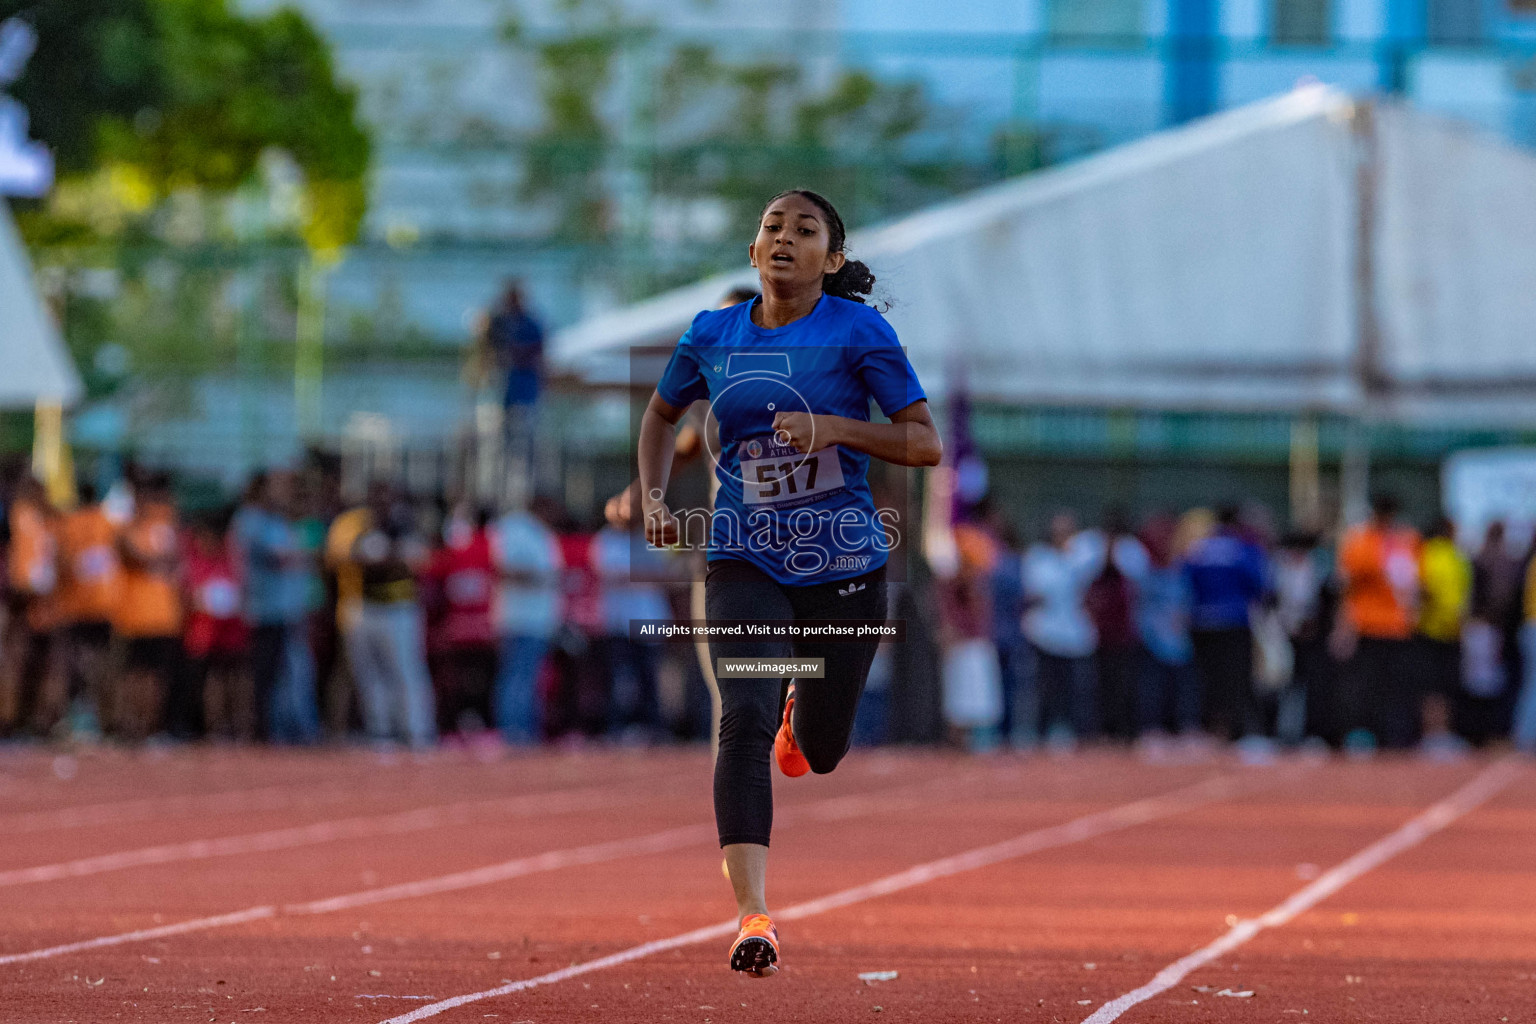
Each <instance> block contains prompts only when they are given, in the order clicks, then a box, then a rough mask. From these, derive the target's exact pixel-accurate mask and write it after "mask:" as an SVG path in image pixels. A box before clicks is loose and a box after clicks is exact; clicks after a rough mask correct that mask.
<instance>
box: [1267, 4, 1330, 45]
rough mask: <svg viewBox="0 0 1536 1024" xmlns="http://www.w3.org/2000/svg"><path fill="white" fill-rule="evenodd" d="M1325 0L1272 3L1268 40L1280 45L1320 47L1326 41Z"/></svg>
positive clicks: (1328, 11)
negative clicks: (1271, 18) (1271, 19)
mask: <svg viewBox="0 0 1536 1024" xmlns="http://www.w3.org/2000/svg"><path fill="white" fill-rule="evenodd" d="M1330 6H1331V5H1330V4H1329V0H1274V8H1273V11H1272V14H1273V21H1272V22H1271V23H1270V32H1269V37H1270V40H1271V41H1273V42H1275V43H1278V44H1280V45H1281V46H1321V45H1323V44H1324V43H1326V42H1328V34H1329V33H1328V26H1329V22H1330V20H1331V19H1330V15H1331V14H1332V12H1331V11H1330V10H1329V7H1330Z"/></svg>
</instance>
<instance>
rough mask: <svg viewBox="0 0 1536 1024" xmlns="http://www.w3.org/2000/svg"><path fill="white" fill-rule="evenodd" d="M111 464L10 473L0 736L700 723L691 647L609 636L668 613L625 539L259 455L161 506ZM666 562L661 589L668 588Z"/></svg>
mask: <svg viewBox="0 0 1536 1024" xmlns="http://www.w3.org/2000/svg"><path fill="white" fill-rule="evenodd" d="M170 483H171V481H170V480H169V479H168V478H167V477H165V476H164V475H162V474H155V473H143V472H131V473H129V474H128V476H127V477H126V478H125V479H124V480H123V481H122V482H121V483H119V484H117V485H115V486H114V487H113V488H112V490H111V491H109V492H108V493H107V494H105V495H102V496H101V497H100V500H98V496H97V495H96V494H95V493H94V492H93V491H92V489H91V488H90V486H89V485H88V484H82V485H81V486H80V493H79V501H78V503H77V504H76V505H75V506H74V507H73V508H71V509H69V510H63V509H59V508H56V507H54V506H53V505H52V504H51V503H50V502H49V500H48V498H47V496H46V494H45V493H44V489H43V488H42V487H41V486H40V485H38V483H37V482H36V481H35V480H34V479H33V478H32V476H31V475H30V473H27V472H25V471H22V472H20V473H18V474H16V475H15V477H14V479H13V480H12V481H11V486H10V487H9V488H8V494H7V496H6V501H5V515H4V516H3V519H0V521H3V523H4V527H5V528H4V537H3V541H4V554H5V567H6V572H5V588H4V595H5V617H4V626H3V644H0V731H3V734H5V735H9V736H13V737H15V736H30V737H56V738H74V739H79V740H91V739H96V738H101V737H108V738H113V739H116V740H120V741H124V742H139V741H143V740H145V739H149V738H151V737H156V738H161V739H181V740H191V739H200V738H204V737H208V738H214V739H218V738H224V739H230V740H247V741H250V740H254V741H271V742H277V743H289V744H309V743H314V742H318V741H320V740H321V739H336V738H348V737H350V738H366V739H367V740H370V741H372V742H374V743H377V744H390V745H395V744H399V745H406V746H410V747H413V748H422V747H428V746H432V745H434V744H436V743H438V742H440V741H441V742H448V743H466V744H483V745H486V746H499V745H501V744H528V743H534V742H538V741H541V740H544V739H548V738H558V737H561V736H590V737H598V736H614V737H621V738H624V739H626V740H632V741H637V742H652V741H656V740H660V739H663V738H669V737H680V738H688V737H707V735H708V731H709V722H708V716H709V708H710V703H709V695H708V692H707V689H706V688H705V684H704V682H703V680H702V677H701V676H700V674H699V670H698V668H697V666H696V664H695V662H694V659H693V652H692V649H691V648H689V647H686V646H681V647H679V646H676V645H672V649H671V650H665V649H662V648H661V647H658V646H655V645H651V644H645V643H637V642H634V641H632V640H630V638H629V629H628V623H629V621H630V620H631V619H634V618H641V619H654V620H669V619H671V618H673V616H674V614H675V613H676V612H677V611H681V612H682V613H683V614H684V615H686V609H687V600H688V598H687V575H688V569H689V566H688V565H687V564H684V563H685V562H686V560H685V559H681V558H667V557H658V559H657V563H656V564H655V565H654V566H649V567H647V572H646V573H643V574H642V575H645V576H646V578H647V579H651V580H654V581H655V582H638V581H637V579H636V578H635V576H634V575H633V574H632V573H631V572H630V555H631V551H632V546H631V543H630V541H631V537H630V536H629V534H627V533H625V532H623V531H619V530H616V529H614V528H612V527H604V528H601V529H582V528H580V526H579V525H578V524H576V523H574V522H573V521H571V520H570V518H569V517H568V516H567V515H566V513H565V511H564V510H563V509H562V508H561V507H560V506H559V505H558V504H557V503H555V502H553V501H551V500H550V499H547V498H538V499H535V500H534V501H533V502H531V504H530V507H529V509H528V510H526V511H517V512H513V513H510V514H507V515H502V516H499V517H493V516H492V515H490V514H489V513H487V512H486V511H484V510H479V509H475V508H472V507H469V506H466V505H458V506H448V505H445V504H443V503H441V502H436V501H429V502H422V501H411V500H408V499H407V498H406V497H405V496H404V495H403V494H402V493H401V492H400V491H399V490H398V489H396V488H394V487H392V486H390V485H389V484H387V483H375V484H374V485H373V486H372V487H371V488H370V490H369V493H368V496H367V500H366V501H364V502H362V503H360V504H357V505H355V506H353V507H348V506H347V504H346V503H344V502H343V501H341V499H340V487H339V485H338V481H337V479H336V478H335V476H334V475H332V474H327V473H324V472H322V471H319V470H316V469H313V468H311V469H309V470H307V471H305V472H303V473H296V472H291V471H287V470H274V471H271V472H266V473H262V474H260V475H259V476H257V477H256V478H255V479H254V480H252V481H251V483H250V486H249V487H248V488H247V490H246V492H245V495H244V498H243V500H242V501H241V502H240V503H239V504H238V505H237V506H236V507H233V508H225V509H220V510H217V511H212V512H206V513H200V514H183V513H181V512H180V511H179V510H178V509H177V508H176V506H175V504H174V502H173V500H172V491H171V487H170ZM673 577H675V582H672V580H673Z"/></svg>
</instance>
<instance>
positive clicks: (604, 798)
mask: <svg viewBox="0 0 1536 1024" xmlns="http://www.w3.org/2000/svg"><path fill="white" fill-rule="evenodd" d="M625 802H626V800H625V794H622V793H620V792H618V791H616V790H615V789H614V787H613V786H588V787H584V788H581V789H568V790H555V791H553V792H546V793H532V794H527V795H524V796H514V797H501V798H497V799H494V800H467V801H462V802H460V803H455V804H448V805H446V806H436V807H419V808H416V809H414V810H410V811H397V812H394V813H390V814H376V815H368V816H364V817H355V818H340V819H337V820H334V821H319V822H315V823H314V824H311V825H295V826H291V827H288V828H278V829H270V830H268V831H265V832H250V833H246V834H244V835H237V836H226V837H224V838H222V839H195V840H192V841H190V842H185V843H168V844H165V845H162V846H146V847H142V848H140V849H137V850H123V851H121V852H118V853H107V854H102V855H100V856H96V857H84V858H81V859H79V860H70V861H63V862H61V863H58V864H42V865H39V866H37V867H30V868H15V869H12V870H9V871H0V888H6V887H9V886H14V885H31V884H35V883H38V882H56V881H59V880H61V879H65V878H82V877H85V876H87V875H98V874H102V873H104V872H108V871H122V870H124V869H126V868H136V867H146V866H150V865H162V864H174V863H178V862H182V861H192V860H207V859H209V858H211V857H230V856H236V855H239V854H247V853H270V852H273V851H277V850H290V849H293V848H294V847H298V846H312V845H315V844H317V843H328V842H334V841H336V840H339V839H359V838H365V837H368V836H385V835H400V834H402V833H407V832H422V831H425V830H427V829H434V828H443V827H445V826H449V825H458V824H467V823H475V822H483V821H484V820H485V819H486V818H488V817H494V816H500V815H508V816H519V815H524V814H537V813H542V812H545V811H549V812H554V813H567V812H574V811H592V810H600V809H602V808H605V807H615V806H619V805H621V804H623V803H625Z"/></svg>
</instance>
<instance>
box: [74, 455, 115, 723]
mask: <svg viewBox="0 0 1536 1024" xmlns="http://www.w3.org/2000/svg"><path fill="white" fill-rule="evenodd" d="M78 492H79V495H80V505H79V506H78V507H77V508H76V509H75V510H74V511H73V512H70V513H68V514H66V515H65V516H64V517H63V519H62V520H61V521H60V523H59V614H60V617H61V619H62V622H63V629H62V632H61V635H60V641H61V643H62V645H63V659H64V665H65V671H66V672H67V673H68V679H69V693H70V697H71V698H72V699H73V700H74V701H76V702H77V704H78V705H79V707H80V710H81V721H82V722H83V723H85V724H84V725H83V726H82V731H83V732H85V733H87V734H94V733H99V731H100V728H101V725H102V724H103V723H105V722H106V721H108V720H109V718H110V717H111V711H110V709H111V706H112V672H111V662H110V657H111V650H112V617H113V615H114V614H115V613H116V611H117V606H118V600H119V593H118V591H119V589H120V588H121V586H122V582H123V581H122V562H121V560H120V559H119V558H118V554H117V524H116V523H114V522H113V521H112V519H111V517H110V516H108V515H107V512H106V509H105V508H103V507H102V505H101V504H100V503H99V502H98V501H97V494H96V488H95V486H94V485H92V484H91V483H90V482H89V481H81V482H80V483H79V485H78Z"/></svg>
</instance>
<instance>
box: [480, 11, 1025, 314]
mask: <svg viewBox="0 0 1536 1024" xmlns="http://www.w3.org/2000/svg"><path fill="white" fill-rule="evenodd" d="M554 19H555V20H554V23H553V24H545V25H543V26H542V27H541V28H540V29H538V30H534V29H531V28H530V27H528V26H527V25H525V24H523V23H522V22H520V21H516V20H512V21H509V22H508V23H507V25H506V26H505V29H504V32H503V39H504V42H505V43H506V44H507V45H508V46H509V48H510V50H511V51H512V52H513V53H514V54H515V55H516V56H517V57H518V58H519V59H520V60H522V61H525V62H527V65H528V67H529V69H530V71H531V73H532V74H533V75H534V76H535V77H536V80H537V83H538V89H539V97H540V100H541V113H542V121H541V123H540V124H539V125H538V127H537V128H536V129H535V130H534V131H533V132H532V133H531V134H529V135H525V136H523V137H522V138H521V139H518V140H516V141H515V143H514V144H515V145H517V146H518V148H520V149H521V151H522V152H523V154H524V161H523V171H524V176H523V189H522V191H523V195H522V198H523V199H524V200H525V201H532V202H534V203H536V204H537V205H538V206H539V207H540V208H542V209H545V210H549V211H551V212H552V213H553V214H554V216H555V218H556V234H557V236H558V237H559V238H561V239H563V240H566V241H571V242H577V243H583V244H587V245H597V246H600V247H607V248H608V251H609V252H610V253H611V254H614V255H620V254H621V255H620V258H621V259H623V260H626V261H627V263H628V265H629V266H628V270H627V272H626V273H625V274H623V275H622V276H623V277H624V279H625V290H626V291H628V292H630V293H632V294H641V293H645V292H647V291H650V290H653V289H655V288H657V287H661V286H664V285H666V284H668V283H671V282H674V281H681V280H687V279H689V278H691V277H693V276H696V275H697V274H699V273H701V272H704V271H706V270H708V269H712V268H713V267H715V266H718V265H719V264H720V263H722V262H723V261H725V260H726V259H727V258H729V256H730V255H732V254H735V255H739V250H740V246H741V239H742V238H743V237H745V234H746V233H750V231H751V229H752V225H753V224H755V222H756V218H757V215H758V213H759V211H760V209H761V205H762V203H763V201H764V200H765V199H766V198H767V197H768V196H770V195H773V194H774V193H776V192H778V191H781V190H782V189H784V188H790V187H806V188H813V189H817V190H819V191H823V192H825V193H826V194H827V195H829V196H831V197H832V198H833V199H834V200H835V201H837V202H838V204H839V206H840V208H841V209H842V212H843V214H844V216H845V218H846V219H847V220H848V222H849V224H850V226H852V225H857V224H861V223H868V222H870V221H872V220H875V219H878V218H880V217H885V216H891V215H894V214H897V213H901V212H905V211H907V210H911V209H915V208H918V207H920V206H923V205H925V204H928V203H932V202H935V201H938V200H940V199H943V198H947V197H948V196H951V195H954V194H956V193H957V192H960V191H963V190H965V189H967V188H973V187H976V186H978V185H981V184H984V183H986V182H989V181H993V180H996V179H998V178H1000V177H1003V176H1005V175H1009V174H1017V173H1021V172H1023V171H1026V170H1030V169H1032V168H1033V167H1036V166H1038V165H1039V164H1040V162H1041V159H1042V146H1041V141H1040V138H1039V136H1038V134H1037V133H1036V132H1035V131H1034V130H1033V129H1032V128H1030V127H1028V126H1024V125H1010V126H1008V127H1007V128H1006V129H1005V130H1003V131H1000V132H998V133H997V135H996V137H995V138H994V139H993V140H992V147H991V149H990V151H988V150H986V149H985V148H984V147H978V146H974V145H973V146H972V147H970V149H969V150H967V149H966V148H964V147H962V146H961V145H959V142H958V140H957V135H958V132H957V130H956V123H957V122H958V121H959V120H961V119H960V118H956V117H955V116H954V114H955V112H954V111H949V110H945V109H943V108H941V107H939V106H938V105H937V104H935V103H934V102H933V100H932V99H931V98H930V97H929V96H928V95H927V94H926V92H925V90H924V89H923V87H922V86H921V85H918V84H916V83H912V82H890V81H885V80H882V79H880V78H877V77H876V76H874V75H872V74H870V73H868V72H866V71H863V70H857V69H846V68H845V69H842V70H840V71H836V72H833V73H831V74H827V73H826V72H825V71H824V70H822V69H821V67H820V64H821V62H820V61H819V60H818V58H817V55H814V54H812V55H810V56H809V57H807V58H806V59H804V60H800V59H795V58H788V57H786V58H778V57H771V58H765V57H763V56H762V55H761V53H762V51H756V53H755V55H753V56H746V57H736V56H730V55H725V54H724V53H723V52H722V50H721V49H720V48H719V47H716V46H712V45H709V44H706V43H702V42H699V41H697V40H692V39H687V38H675V37H669V36H666V35H665V34H663V33H661V32H659V31H657V30H656V29H655V28H654V27H653V26H651V25H648V24H643V23H641V24H637V23H635V22H634V21H633V20H632V19H631V20H626V17H625V15H624V13H623V11H622V10H621V8H620V7H619V6H617V5H616V4H615V3H614V2H612V0H558V2H557V3H556V4H555V7H554ZM690 210H691V211H693V213H692V214H690V213H688V212H687V211H690ZM656 211H662V212H660V213H657V212H656ZM678 211H684V212H683V213H682V214H681V215H680V219H681V220H683V221H700V220H702V221H706V222H708V223H709V224H711V225H713V228H712V229H702V230H701V231H700V232H698V233H700V234H701V235H706V236H707V235H708V234H709V233H710V230H713V231H714V232H715V233H716V234H717V235H719V236H720V238H721V239H722V240H721V241H713V242H712V241H710V240H709V239H708V238H705V237H694V238H687V237H682V238H679V237H678V236H679V229H678V228H677V226H676V225H664V224H663V225H659V224H657V223H654V222H653V220H654V219H655V218H658V217H660V218H668V217H679V213H678ZM658 228H659V230H657V229H658ZM722 229H723V230H722ZM694 230H695V227H694V226H685V227H683V228H682V229H681V233H682V235H684V236H686V235H688V233H689V232H690V231H694ZM656 237H667V238H670V239H672V240H674V241H681V242H683V243H684V244H682V245H674V244H667V243H659V244H658V243H657V242H656V241H655V238H656ZM619 242H622V243H624V244H623V245H622V246H616V245H615V243H619Z"/></svg>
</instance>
